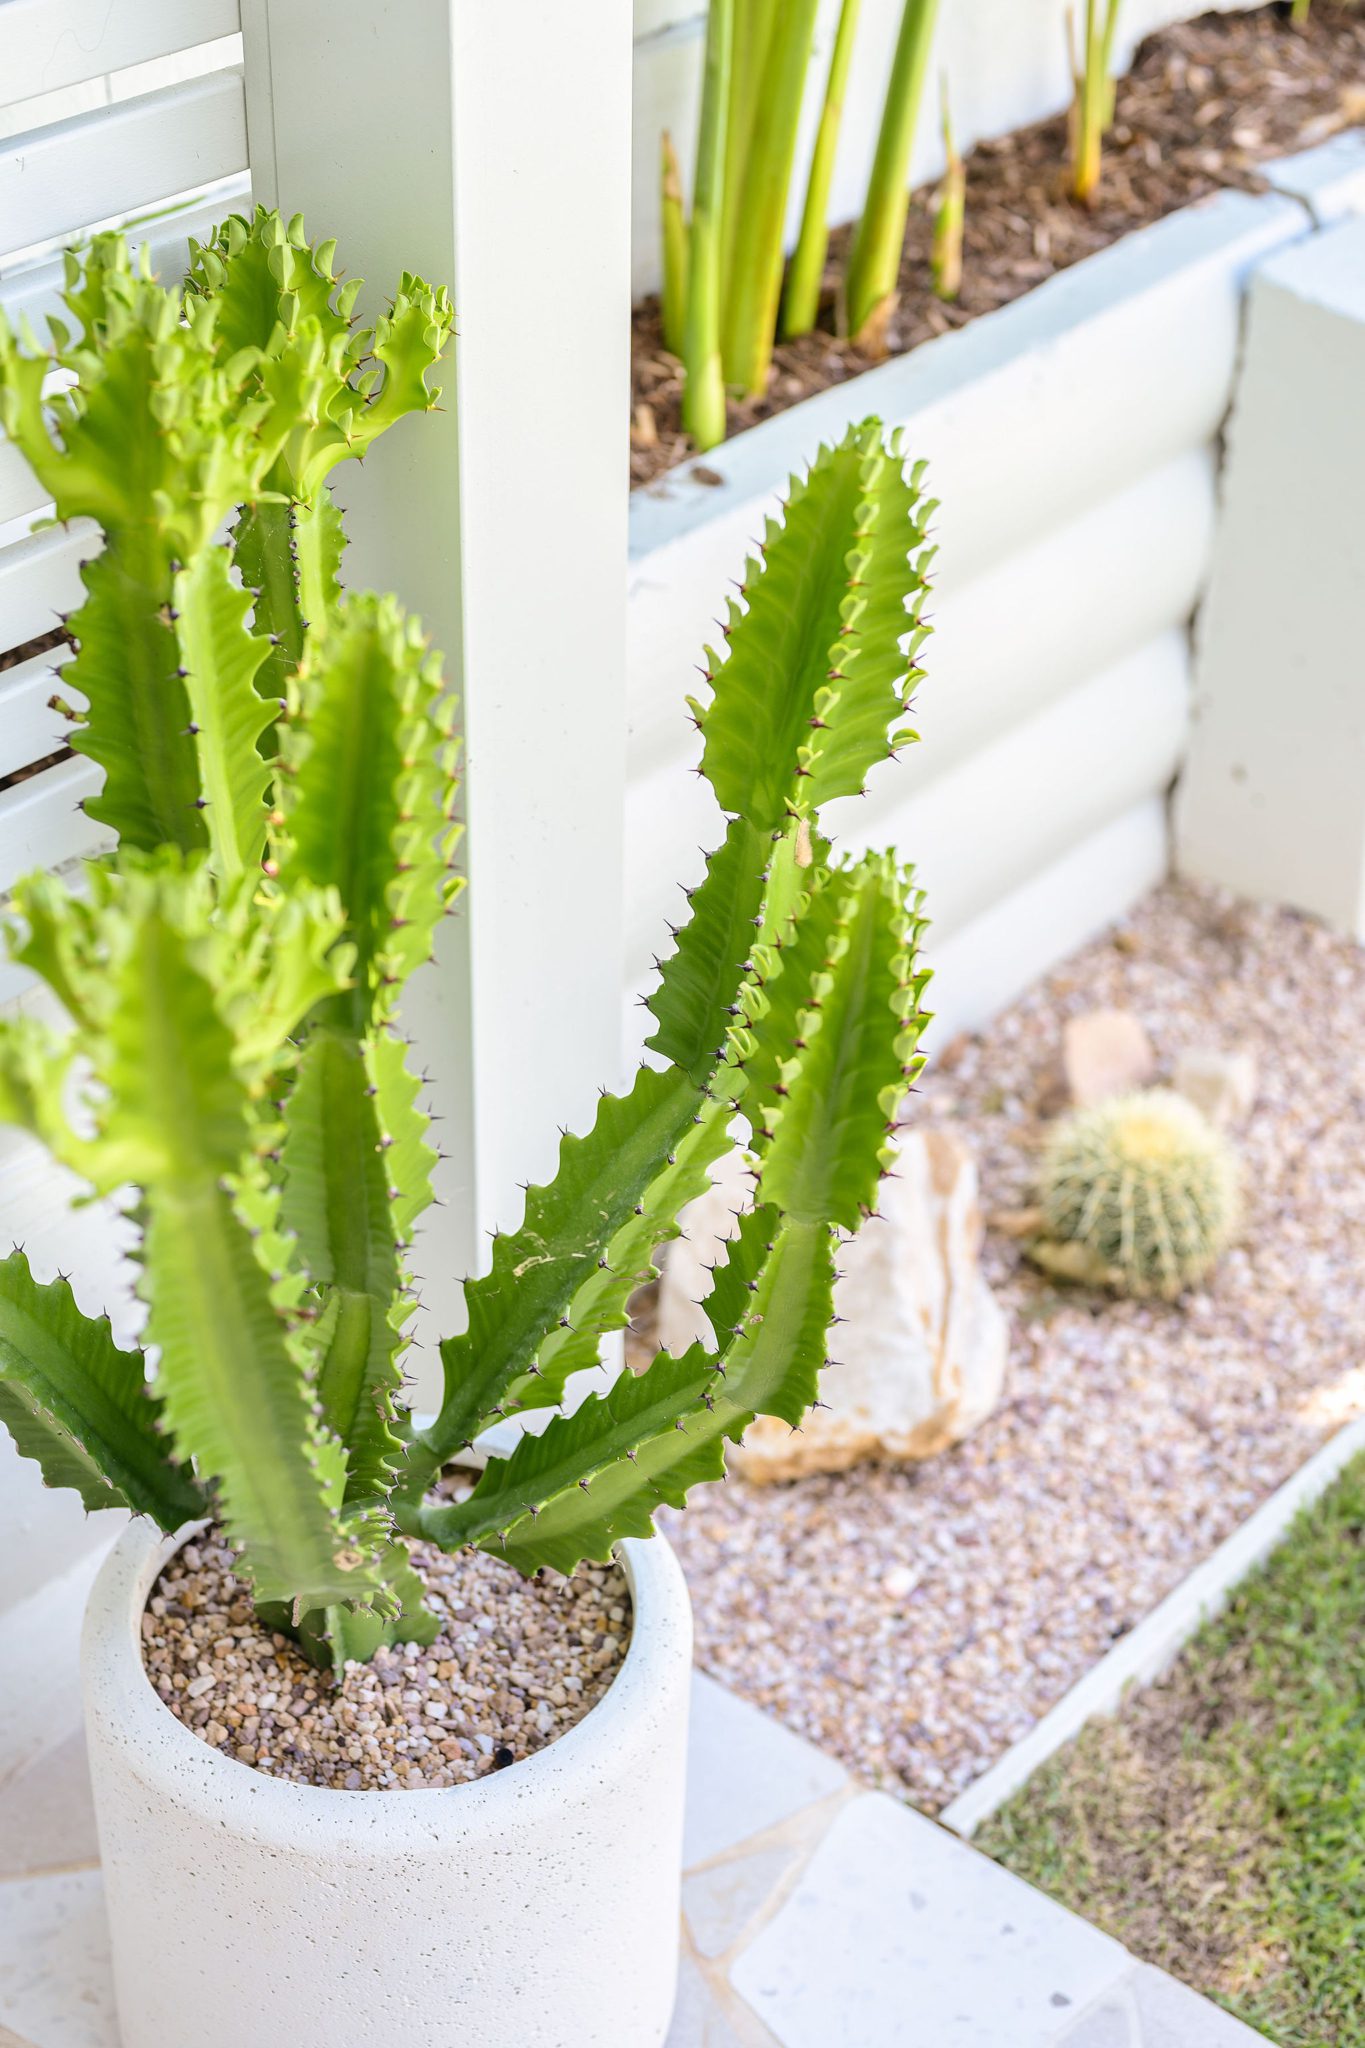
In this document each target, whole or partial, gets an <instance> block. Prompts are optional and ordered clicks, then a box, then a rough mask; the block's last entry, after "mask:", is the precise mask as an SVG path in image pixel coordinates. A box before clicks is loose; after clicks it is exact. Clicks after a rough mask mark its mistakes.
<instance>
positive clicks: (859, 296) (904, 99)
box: [844, 0, 938, 353]
mask: <svg viewBox="0 0 1365 2048" xmlns="http://www.w3.org/2000/svg"><path fill="white" fill-rule="evenodd" d="M937 16H938V0H905V11H904V13H903V14H902V16H901V25H900V33H899V35H898V37H897V40H896V53H895V56H894V58H893V59H892V64H891V77H890V80H889V82H888V85H887V89H886V103H885V106H884V108H883V110H882V124H881V128H880V130H879V132H878V135H877V151H876V155H875V156H874V158H873V161H872V171H871V175H870V177H869V179H868V186H867V197H866V199H865V201H864V203H863V211H862V216H861V218H860V219H859V222H858V225H857V228H856V229H855V230H854V235H853V247H852V249H851V250H850V251H849V259H848V271H847V275H846V276H845V279H844V306H845V320H846V324H847V328H848V332H849V334H850V335H852V337H853V339H854V341H855V342H856V343H857V344H858V346H859V347H860V348H865V349H868V350H869V351H871V352H873V353H877V352H880V351H882V350H883V349H884V348H885V345H886V328H887V323H888V321H889V320H890V318H891V315H892V313H893V312H894V311H895V306H896V295H897V286H898V280H899V277H900V266H901V250H902V248H903V247H904V244H905V222H906V216H907V214H908V213H909V210H910V152H911V149H912V148H913V146H914V140H915V125H916V123H917V121H918V119H919V105H920V100H921V98H922V97H923V92H924V75H925V72H926V70H927V69H928V65H929V48H930V44H931V43H932V41H933V36H934V24H935V21H936V19H937Z"/></svg>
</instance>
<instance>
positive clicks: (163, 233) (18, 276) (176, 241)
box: [0, 0, 251, 337]
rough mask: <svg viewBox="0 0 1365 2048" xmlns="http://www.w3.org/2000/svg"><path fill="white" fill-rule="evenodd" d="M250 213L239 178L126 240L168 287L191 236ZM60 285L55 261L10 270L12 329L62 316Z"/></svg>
mask: <svg viewBox="0 0 1365 2048" xmlns="http://www.w3.org/2000/svg"><path fill="white" fill-rule="evenodd" d="M0 5H3V0H0ZM250 211H251V180H250V178H249V177H248V176H247V175H246V174H245V173H242V174H241V175H240V176H238V177H235V178H230V179H227V180H226V181H224V182H223V183H222V184H221V185H219V186H218V187H217V188H216V189H215V191H214V192H213V194H212V195H211V196H210V197H209V198H208V199H201V198H199V196H198V195H197V194H196V195H195V196H194V197H193V198H191V199H187V200H186V201H185V204H184V206H183V207H180V208H177V209H176V211H174V212H168V213H167V214H165V215H164V216H162V217H160V218H158V219H157V220H154V221H148V223H147V225H146V228H145V230H144V231H142V232H137V231H136V230H130V231H129V240H130V241H131V242H132V243H133V244H134V246H135V247H137V248H145V249H146V250H147V251H148V254H149V255H150V258H151V265H152V275H153V276H154V277H157V278H159V279H160V280H161V282H162V283H163V284H166V285H170V284H172V283H174V282H175V281H176V280H177V279H178V278H180V277H182V276H183V275H184V273H185V271H186V270H187V269H188V267H189V240H190V237H191V236H194V238H195V239H196V240H197V241H200V242H204V241H207V240H208V238H209V236H210V234H211V233H212V231H213V229H214V228H215V227H216V226H217V224H218V222H219V221H221V220H223V219H224V218H225V217H226V216H227V215H228V214H230V213H249V212H250ZM64 280H65V265H64V264H63V262H62V259H61V257H60V256H55V257H51V258H49V259H48V260H47V261H46V262H44V263H34V264H29V265H26V266H25V267H24V268H23V269H21V270H15V271H11V273H10V275H9V276H8V277H6V278H0V305H3V306H4V308H5V311H6V313H7V314H8V316H9V318H10V320H11V321H12V322H13V323H14V324H15V325H16V326H17V324H18V323H19V321H20V320H21V319H26V320H28V321H29V322H30V324H31V325H32V327H33V330H34V332H35V334H37V335H39V336H40V337H41V336H42V334H43V331H44V329H43V323H44V322H45V321H46V319H47V316H48V314H49V313H60V312H61V311H62V306H61V292H62V285H63V283H64Z"/></svg>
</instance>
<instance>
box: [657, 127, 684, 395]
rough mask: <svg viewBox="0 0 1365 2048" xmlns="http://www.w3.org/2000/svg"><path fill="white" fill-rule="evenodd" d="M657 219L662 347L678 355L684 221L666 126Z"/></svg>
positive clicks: (674, 154) (679, 183) (679, 176)
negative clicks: (660, 242) (661, 259)
mask: <svg viewBox="0 0 1365 2048" xmlns="http://www.w3.org/2000/svg"><path fill="white" fill-rule="evenodd" d="M660 176H661V191H660V219H661V221H662V224H663V257H664V289H663V327H664V347H665V348H666V349H667V350H668V351H669V353H670V355H675V356H681V354H682V352H683V337H684V335H685V333H686V331H687V222H686V220H685V219H684V218H683V189H682V173H681V171H680V170H679V168H678V153H677V151H676V150H675V149H674V147H673V137H672V136H671V135H670V134H669V132H668V130H667V129H666V128H665V130H664V134H663V145H662V150H661V163H660Z"/></svg>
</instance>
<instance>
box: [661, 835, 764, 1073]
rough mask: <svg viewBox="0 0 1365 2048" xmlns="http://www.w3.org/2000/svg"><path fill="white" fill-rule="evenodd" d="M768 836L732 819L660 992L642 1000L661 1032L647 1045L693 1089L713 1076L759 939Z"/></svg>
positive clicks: (679, 936)
mask: <svg viewBox="0 0 1365 2048" xmlns="http://www.w3.org/2000/svg"><path fill="white" fill-rule="evenodd" d="M772 860H773V835H772V833H771V832H765V831H763V830H762V828H761V827H759V826H756V825H751V824H750V823H749V822H748V821H747V820H746V819H744V818H733V819H732V820H731V821H730V824H729V827H728V828H727V830H726V834H725V839H724V842H723V844H722V845H721V846H720V847H718V848H717V850H716V852H715V853H713V854H712V855H711V857H710V859H709V861H708V862H707V866H706V873H705V875H704V876H703V878H702V880H701V882H700V883H699V884H698V886H697V887H696V888H695V889H694V890H693V891H692V893H691V897H690V915H689V917H688V919H687V922H686V923H685V924H684V925H683V927H682V929H681V930H680V931H679V932H678V933H677V938H676V946H675V950H674V951H673V953H671V954H670V955H669V958H668V960H667V961H666V963H665V964H664V966H663V968H662V970H661V972H660V976H659V982H658V986H657V987H656V988H655V989H654V991H653V992H652V994H650V995H649V996H647V997H646V999H645V1000H646V1003H647V1006H648V1008H649V1009H650V1010H651V1011H652V1012H653V1014H654V1018H655V1021H656V1023H657V1025H658V1029H657V1030H656V1031H655V1033H654V1035H653V1037H652V1038H651V1039H650V1040H649V1047H650V1050H651V1051H652V1052H658V1053H662V1054H663V1056H664V1058H665V1059H667V1060H669V1061H671V1062H672V1064H673V1065H674V1066H677V1067H680V1068H681V1069H682V1071H683V1072H684V1073H685V1074H687V1075H688V1076H689V1077H690V1078H691V1079H692V1080H693V1081H694V1082H695V1083H696V1084H697V1085H698V1086H701V1085H703V1084H704V1083H705V1082H706V1080H707V1078H708V1076H709V1075H710V1074H711V1073H712V1072H713V1071H714V1069H715V1065H716V1061H717V1058H718V1057H720V1055H721V1054H722V1052H723V1050H724V1042H725V1033H726V1030H727V1026H728V1021H729V1018H730V1016H731V1014H732V1012H733V1009H734V1005H735V1003H736V1000H737V996H738V991H739V987H740V984H741V982H742V981H743V979H744V976H745V969H746V966H747V964H748V962H749V960H750V956H751V954H752V951H753V948H754V946H755V944H756V943H757V940H758V938H759V929H758V927H759V925H760V923H761V920H762V916H763V908H764V903H765V899H766V896H767V888H768V876H769V869H770V866H771V864H772Z"/></svg>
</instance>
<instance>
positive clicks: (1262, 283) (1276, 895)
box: [1177, 218, 1365, 937]
mask: <svg viewBox="0 0 1365 2048" xmlns="http://www.w3.org/2000/svg"><path fill="white" fill-rule="evenodd" d="M1362 390H1365V219H1360V218H1356V219H1346V220H1343V221H1342V222H1341V223H1340V224H1339V225H1338V226H1336V227H1333V228H1331V229H1329V230H1327V231H1326V232H1324V233H1322V234H1318V235H1314V236H1311V237H1309V238H1308V239H1307V240H1305V241H1302V242H1299V243H1297V244H1296V245H1295V246H1294V247H1292V248H1289V249H1286V250H1283V251H1281V252H1280V253H1278V254H1277V255H1275V256H1273V257H1272V258H1271V259H1270V260H1269V261H1268V262H1267V263H1266V264H1265V265H1264V267H1263V268H1262V269H1261V271H1260V272H1259V274H1258V275H1257V277H1256V279H1255V281H1254V283H1253V286H1252V291H1251V297H1250V304H1249V310H1248V319H1247V343H1246V358H1245V363H1244V367H1243V371H1242V376H1241V381H1240V386H1239V389H1238V393H1237V398H1236V402H1235V405H1234V410H1233V415H1232V421H1231V426H1230V431H1229V455H1228V462H1227V468H1226V473H1225V481H1224V503H1223V516H1222V520H1221V523H1220V527H1219V531H1218V535H1217V539H1216V542H1215V546H1214V561H1213V573H1212V578H1211V582H1210V587H1209V593H1208V597H1207V599H1206V601H1205V605H1204V608H1203V612H1202V614H1201V617H1200V621H1199V626H1198V634H1197V642H1198V660H1197V668H1196V684H1195V717H1194V729H1193V738H1192V744H1191V751H1190V759H1189V764H1188V767H1187V770H1186V774H1185V777H1184V780H1183V783H1182V786H1181V790H1180V793H1179V801H1178V806H1177V846H1178V859H1179V864H1180V866H1181V867H1182V868H1183V869H1184V871H1185V872H1187V873H1189V874H1192V875H1198V876H1203V877H1205V878H1207V879H1209V880H1212V881H1215V882H1220V883H1222V884H1224V885H1225V886H1227V887H1229V888H1232V889H1236V890H1238V891H1239V892H1240V893H1242V894H1244V895H1249V896H1258V897H1264V898H1269V899H1271V900H1273V901H1278V902H1285V903H1292V904H1295V905H1297V906H1298V907H1299V908H1301V909H1304V910H1308V911H1312V912H1314V913H1316V914H1317V915H1318V916H1320V917H1323V918H1325V919H1326V920H1327V921H1328V922H1329V923H1330V924H1332V925H1334V926H1335V927H1336V928H1337V929H1339V930H1343V931H1348V932H1353V933H1355V934H1356V935H1357V936H1361V937H1365V687H1362V675H1361V648H1362V646H1365V576H1362V574H1361V563H1362V561H1365V409H1362V407H1361V404H1360V394H1361V391H1362Z"/></svg>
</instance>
